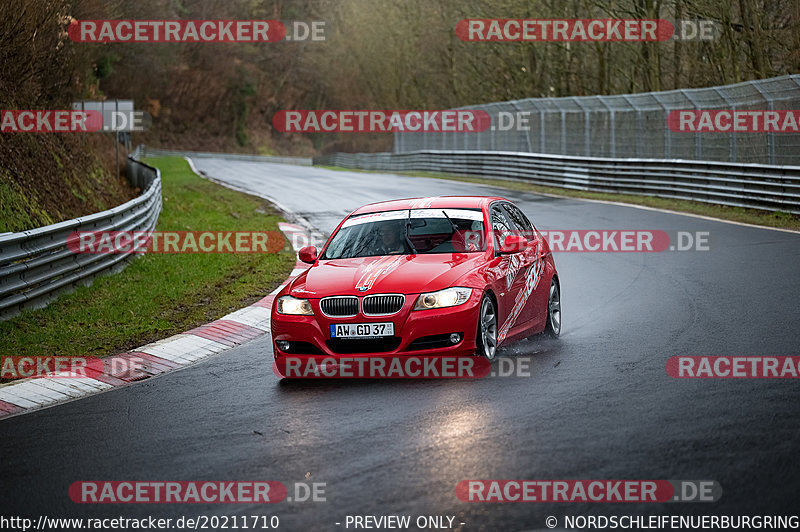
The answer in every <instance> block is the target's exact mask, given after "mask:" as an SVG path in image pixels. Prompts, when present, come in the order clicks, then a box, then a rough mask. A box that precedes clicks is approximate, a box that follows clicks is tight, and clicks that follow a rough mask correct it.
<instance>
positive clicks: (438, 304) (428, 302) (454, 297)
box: [414, 286, 472, 310]
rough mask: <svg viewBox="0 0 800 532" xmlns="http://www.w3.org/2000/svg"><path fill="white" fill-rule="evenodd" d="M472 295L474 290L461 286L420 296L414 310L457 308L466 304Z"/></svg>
mask: <svg viewBox="0 0 800 532" xmlns="http://www.w3.org/2000/svg"><path fill="white" fill-rule="evenodd" d="M470 294H472V288H463V287H460V286H454V287H452V288H445V289H444V290H439V291H438V292H428V293H427V294H420V295H419V297H418V298H417V304H416V305H414V310H426V309H429V308H444V307H455V306H456V305H461V304H462V303H466V302H467V300H468V299H469V296H470Z"/></svg>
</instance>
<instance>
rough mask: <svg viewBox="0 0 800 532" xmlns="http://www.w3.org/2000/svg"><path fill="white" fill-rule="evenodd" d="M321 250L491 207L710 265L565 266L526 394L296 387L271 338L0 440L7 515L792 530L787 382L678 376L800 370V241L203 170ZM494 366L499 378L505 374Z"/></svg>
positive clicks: (463, 388)
mask: <svg viewBox="0 0 800 532" xmlns="http://www.w3.org/2000/svg"><path fill="white" fill-rule="evenodd" d="M195 164H196V166H197V167H198V169H200V170H202V171H203V172H205V173H207V174H208V175H209V176H211V177H213V178H215V179H216V180H219V181H222V182H225V183H229V184H230V185H232V186H235V187H237V188H240V189H246V190H250V191H252V192H254V193H257V194H260V195H263V196H268V197H270V198H273V199H275V200H276V201H277V202H278V203H280V204H281V205H282V206H284V207H285V208H287V209H290V210H292V211H294V212H297V213H299V214H301V215H302V216H303V217H304V218H305V219H307V220H308V221H309V222H310V223H311V224H312V225H313V226H315V227H316V228H318V229H319V230H320V231H321V232H323V233H327V232H329V231H330V230H331V229H332V228H333V227H334V226H335V224H336V222H338V221H339V220H340V219H341V218H342V217H343V216H344V215H345V214H347V213H348V212H349V211H350V210H352V209H353V208H355V207H357V206H359V205H362V204H364V203H369V202H373V201H380V200H385V199H391V198H400V197H416V196H431V195H444V194H497V195H503V196H505V197H508V198H509V199H511V200H513V201H514V202H516V203H517V204H518V205H519V206H520V207H521V208H522V209H523V210H524V211H525V212H526V214H528V216H529V217H530V218H531V219H532V220H533V221H534V223H535V224H537V227H539V228H540V229H660V230H665V231H667V232H669V233H675V232H676V231H693V232H694V231H708V232H709V233H710V237H711V238H710V242H711V250H710V251H706V252H699V251H696V252H682V253H680V252H663V253H557V254H556V263H557V265H558V268H559V273H560V277H561V281H562V291H563V299H562V304H563V307H564V333H563V335H562V337H561V338H560V339H559V340H557V341H544V340H538V339H534V340H528V341H525V342H523V343H521V344H518V345H515V346H513V347H512V348H509V349H506V350H505V352H504V353H503V357H501V358H519V357H522V356H528V355H530V356H531V360H532V363H531V368H530V372H531V375H530V376H529V377H513V378H501V377H493V378H486V379H482V380H479V381H470V382H466V381H463V382H462V381H424V382H423V381H420V382H416V381H415V382H404V381H393V382H347V381H345V382H305V383H304V382H292V383H280V382H279V381H278V380H277V378H276V377H275V376H274V375H273V374H272V372H271V370H270V361H271V356H272V353H271V347H270V342H269V337H268V336H264V337H261V338H259V339H257V340H254V341H252V342H250V343H248V344H245V345H243V346H240V347H237V348H234V349H232V350H230V351H226V352H225V353H224V354H222V355H219V356H216V357H213V358H210V359H208V360H207V361H205V362H203V363H201V364H198V365H195V366H192V367H189V368H186V369H183V370H180V371H177V372H174V373H170V374H166V375H163V376H161V377H156V378H153V379H150V380H147V381H143V382H141V383H138V384H135V385H133V386H129V387H126V388H121V389H117V390H113V391H110V392H107V393H103V394H100V395H96V396H91V397H88V398H86V399H83V400H80V401H76V402H72V403H67V404H64V405H61V406H57V407H54V408H50V409H46V410H43V411H38V412H34V413H31V414H28V415H25V416H20V417H15V418H11V419H8V420H5V421H3V422H0V441H2V442H3V443H2V448H3V450H4V452H3V480H2V483H0V497H1V498H0V500H2V501H3V510H2V514H3V515H31V516H36V515H39V514H46V515H48V516H51V517H52V516H59V517H73V516H74V517H78V516H109V517H110V516H119V515H123V516H131V517H132V516H145V515H156V516H160V517H177V516H181V515H198V514H206V515H211V514H218V515H222V514H228V515H253V514H256V513H267V514H275V515H278V516H279V517H280V518H281V529H284V530H337V529H343V527H342V526H337V525H336V524H335V523H337V522H340V523H343V522H344V519H345V517H346V516H347V515H365V514H374V515H383V514H393V515H396V514H401V515H402V514H409V515H413V516H416V515H450V516H456V522H457V523H465V524H464V525H460V526H459V528H460V529H462V530H501V529H502V530H530V529H539V528H544V523H545V518H546V517H547V516H548V515H555V516H557V517H559V518H560V517H562V516H564V515H566V514H569V515H620V514H637V515H650V514H697V515H700V514H717V515H719V514H731V515H739V514H748V515H755V514H787V513H793V512H796V509H797V503H796V493H797V492H798V491H799V490H800V479H799V478H800V477H798V468H797V465H796V456H797V452H798V450H800V443H799V442H800V438H798V429H797V427H798V421H800V414H798V412H799V411H798V409H797V404H798V403H800V387H799V386H798V383H797V381H792V380H785V381H783V380H676V379H672V378H670V377H669V376H668V375H667V374H666V371H665V363H666V360H667V359H668V358H669V357H671V356H674V355H800V350H799V348H798V344H799V343H800V342H798V340H799V339H800V338H799V336H800V335H799V334H798V328H797V320H796V317H795V312H796V308H797V304H796V302H797V301H798V300H800V282H798V277H797V271H798V268H797V257H798V256H799V255H800V235H798V234H793V233H787V232H779V231H772V230H766V229H759V228H753V227H744V226H740V225H733V224H727V223H722V222H717V221H712V220H705V219H698V218H693V217H688V216H682V215H676V214H670V213H664V212H658V211H653V210H644V209H637V208H633V207H626V206H619V205H610V204H602V203H593V202H586V201H580V200H574V199H561V198H551V197H543V196H539V195H535V194H529V193H521V192H514V191H509V190H505V189H496V188H491V187H486V186H482V185H475V184H467V183H457V182H453V181H444V180H436V179H427V178H412V177H403V176H397V175H389V174H365V173H359V172H339V171H331V170H325V169H320V168H313V167H312V168H309V167H299V166H289V165H277V164H265V163H253V162H234V161H226V160H220V159H198V160H196V161H195ZM496 364H497V363H496ZM475 478H496V479H504V478H505V479H514V478H515V479H713V480H715V481H717V482H719V483H720V484H721V485H722V487H723V495H722V497H721V499H720V500H719V501H717V502H716V503H705V504H700V503H698V504H687V503H680V504H679V503H675V504H630V505H619V504H617V505H610V504H608V505H603V504H594V505H590V504H577V503H575V504H564V503H560V504H545V503H539V504H535V503H531V504H484V503H464V502H460V501H459V500H458V499H457V498H456V496H455V486H456V484H457V483H458V482H459V481H460V480H464V479H475ZM129 479H132V480H209V479H219V480H249V479H252V480H279V481H283V482H284V483H286V484H289V483H292V482H295V481H307V482H325V483H326V497H327V502H317V503H296V502H282V503H278V504H275V505H269V506H268V507H256V506H253V505H246V504H244V505H233V506H231V505H198V504H196V505H184V506H181V505H160V506H141V505H124V506H121V505H102V506H97V505H77V504H74V503H72V502H71V501H70V500H69V498H68V497H67V489H68V487H69V486H70V484H71V483H73V482H75V481H78V480H129Z"/></svg>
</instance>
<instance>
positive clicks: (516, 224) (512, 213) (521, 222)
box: [503, 203, 534, 240]
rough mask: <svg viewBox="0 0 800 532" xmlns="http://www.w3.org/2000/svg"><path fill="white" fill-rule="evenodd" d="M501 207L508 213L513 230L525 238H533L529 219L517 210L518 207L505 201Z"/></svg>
mask: <svg viewBox="0 0 800 532" xmlns="http://www.w3.org/2000/svg"><path fill="white" fill-rule="evenodd" d="M503 208H504V210H505V212H506V214H507V215H508V219H509V220H510V221H511V223H512V224H513V228H514V230H515V232H517V233H519V234H521V235H523V236H524V237H525V238H527V239H529V240H530V239H531V238H533V234H534V233H533V225H532V224H531V222H530V220H528V218H527V217H526V216H525V215H524V214H523V213H522V211H521V210H519V207H517V206H516V205H512V204H510V203H505V204H504V205H503Z"/></svg>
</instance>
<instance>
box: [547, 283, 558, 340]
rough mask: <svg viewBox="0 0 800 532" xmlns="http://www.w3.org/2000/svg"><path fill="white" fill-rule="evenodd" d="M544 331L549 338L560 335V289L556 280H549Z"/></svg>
mask: <svg viewBox="0 0 800 532" xmlns="http://www.w3.org/2000/svg"><path fill="white" fill-rule="evenodd" d="M544 332H545V334H546V335H547V336H549V337H550V338H558V337H559V336H560V335H561V290H560V287H559V286H558V281H556V279H555V278H553V279H552V280H551V281H550V294H549V295H548V296H547V325H546V326H545V328H544Z"/></svg>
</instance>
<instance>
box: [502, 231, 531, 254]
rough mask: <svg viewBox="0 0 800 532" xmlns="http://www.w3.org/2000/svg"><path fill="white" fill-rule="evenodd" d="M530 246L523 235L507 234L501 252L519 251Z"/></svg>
mask: <svg viewBox="0 0 800 532" xmlns="http://www.w3.org/2000/svg"><path fill="white" fill-rule="evenodd" d="M526 247H528V241H527V240H526V239H525V237H524V236H521V235H506V237H505V239H503V243H502V244H501V245H500V253H517V252H519V251H523V250H525V248H526Z"/></svg>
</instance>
